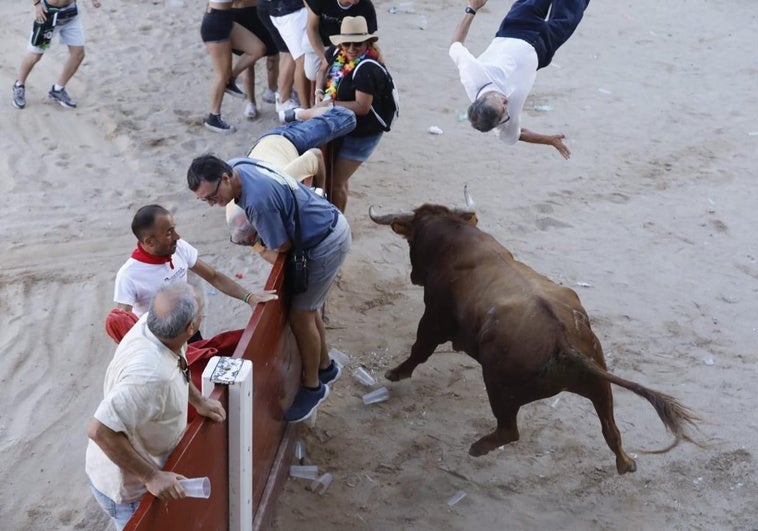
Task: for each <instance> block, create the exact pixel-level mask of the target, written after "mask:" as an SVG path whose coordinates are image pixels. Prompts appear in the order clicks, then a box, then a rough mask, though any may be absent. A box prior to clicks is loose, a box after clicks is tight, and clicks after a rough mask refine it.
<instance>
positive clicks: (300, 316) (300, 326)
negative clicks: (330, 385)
mask: <svg viewBox="0 0 758 531" xmlns="http://www.w3.org/2000/svg"><path fill="white" fill-rule="evenodd" d="M289 321H290V326H291V327H292V333H293V334H294V336H295V341H296V342H297V348H298V350H299V351H300V359H301V360H302V364H303V385H304V386H306V387H311V388H313V387H319V385H320V383H319V379H318V369H319V365H320V363H321V352H322V351H323V350H325V349H326V339H325V337H324V336H323V335H322V333H321V330H323V323H321V326H320V327H319V324H318V321H320V317H319V316H318V311H316V310H312V311H311V310H291V311H290V315H289Z"/></svg>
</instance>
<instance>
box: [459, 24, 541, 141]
mask: <svg viewBox="0 0 758 531" xmlns="http://www.w3.org/2000/svg"><path fill="white" fill-rule="evenodd" d="M449 54H450V58H451V59H452V60H453V62H454V63H455V65H456V66H457V67H458V73H459V75H460V78H461V83H462V84H463V88H464V89H466V95H468V97H469V99H470V100H471V101H474V100H476V99H477V98H478V97H479V96H481V95H482V94H485V93H487V92H491V91H496V92H500V93H501V94H504V95H505V96H506V97H507V98H508V114H509V115H510V117H511V118H510V120H508V121H507V122H506V123H504V124H503V125H499V126H498V127H496V128H495V131H496V134H497V135H498V136H499V137H500V139H501V140H503V141H504V142H506V143H507V144H515V143H516V142H518V139H519V137H520V136H521V111H522V110H523V108H524V103H526V97H527V96H528V95H529V91H530V90H532V85H533V84H534V79H535V78H536V77H537V52H536V51H535V50H534V48H533V47H532V45H531V44H529V43H528V42H526V41H524V40H521V39H512V38H510V37H495V38H494V39H493V40H492V42H491V43H490V45H489V46H488V47H487V49H486V50H484V52H483V53H482V54H481V55H480V56H479V57H474V56H473V55H471V52H469V51H468V50H467V49H466V47H465V46H463V43H460V42H454V43H453V44H451V45H450V51H449Z"/></svg>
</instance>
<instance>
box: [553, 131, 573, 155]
mask: <svg viewBox="0 0 758 531" xmlns="http://www.w3.org/2000/svg"><path fill="white" fill-rule="evenodd" d="M564 138H566V135H550V145H551V146H553V147H554V148H555V149H557V150H558V152H559V153H560V154H561V155H562V156H563V158H564V159H566V160H568V159H569V157H571V150H570V149H569V148H568V146H567V145H566V144H564V143H563V139H564Z"/></svg>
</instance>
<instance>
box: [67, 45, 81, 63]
mask: <svg viewBox="0 0 758 531" xmlns="http://www.w3.org/2000/svg"><path fill="white" fill-rule="evenodd" d="M68 53H69V55H70V56H71V59H73V60H75V61H82V60H83V59H84V46H69V47H68Z"/></svg>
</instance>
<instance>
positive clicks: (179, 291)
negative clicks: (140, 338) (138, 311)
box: [147, 282, 199, 339]
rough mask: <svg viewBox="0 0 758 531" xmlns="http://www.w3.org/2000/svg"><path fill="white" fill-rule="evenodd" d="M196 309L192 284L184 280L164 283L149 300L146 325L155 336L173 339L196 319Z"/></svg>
mask: <svg viewBox="0 0 758 531" xmlns="http://www.w3.org/2000/svg"><path fill="white" fill-rule="evenodd" d="M198 310H199V308H198V304H197V299H195V290H194V289H192V286H190V285H189V284H187V283H185V282H175V283H172V284H166V285H164V286H161V288H160V289H159V290H158V291H157V292H156V293H155V296H154V297H153V299H152V300H151V301H150V308H149V309H148V315H147V327H148V328H149V329H150V331H151V332H152V333H153V334H155V337H158V338H163V339H174V338H176V337H179V336H180V335H181V334H182V332H184V330H185V329H186V328H187V325H189V324H190V323H191V322H193V321H194V320H195V319H197V314H198Z"/></svg>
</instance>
